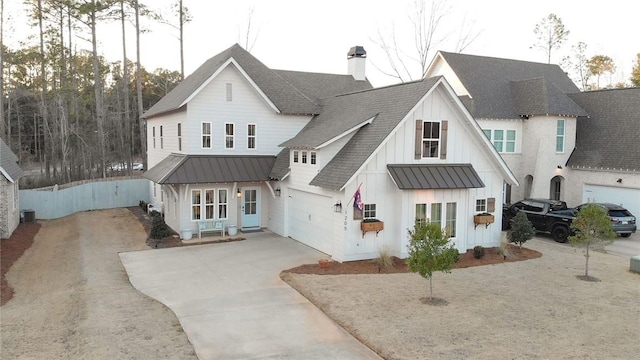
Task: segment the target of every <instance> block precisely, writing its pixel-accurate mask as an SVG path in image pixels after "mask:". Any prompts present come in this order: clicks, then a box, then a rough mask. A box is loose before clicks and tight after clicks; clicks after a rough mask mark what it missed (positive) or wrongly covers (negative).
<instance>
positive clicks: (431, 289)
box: [429, 276, 433, 301]
mask: <svg viewBox="0 0 640 360" xmlns="http://www.w3.org/2000/svg"><path fill="white" fill-rule="evenodd" d="M429 299H430V300H431V301H433V276H430V277H429Z"/></svg>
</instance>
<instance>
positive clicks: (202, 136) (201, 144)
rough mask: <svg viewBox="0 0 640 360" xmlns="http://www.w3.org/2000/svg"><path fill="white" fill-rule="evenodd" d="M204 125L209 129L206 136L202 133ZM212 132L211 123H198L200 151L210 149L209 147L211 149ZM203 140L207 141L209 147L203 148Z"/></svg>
mask: <svg viewBox="0 0 640 360" xmlns="http://www.w3.org/2000/svg"><path fill="white" fill-rule="evenodd" d="M205 125H208V127H209V133H208V134H206V133H205V132H204V127H205ZM212 130H213V129H212V127H211V121H202V122H201V123H200V146H201V148H202V149H211V147H212V137H211V136H212V134H211V133H212V132H213V131H212ZM205 138H207V139H208V140H209V146H204V144H205Z"/></svg>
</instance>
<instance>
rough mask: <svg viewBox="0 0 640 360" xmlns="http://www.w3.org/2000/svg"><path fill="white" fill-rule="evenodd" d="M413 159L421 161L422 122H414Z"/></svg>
mask: <svg viewBox="0 0 640 360" xmlns="http://www.w3.org/2000/svg"><path fill="white" fill-rule="evenodd" d="M415 159H416V160H418V159H422V120H416V146H415Z"/></svg>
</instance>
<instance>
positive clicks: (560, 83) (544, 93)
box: [427, 51, 585, 119]
mask: <svg viewBox="0 0 640 360" xmlns="http://www.w3.org/2000/svg"><path fill="white" fill-rule="evenodd" d="M438 61H444V62H446V64H448V66H449V67H450V68H451V69H452V70H453V72H454V73H455V76H457V78H458V79H457V80H459V81H460V82H461V83H462V85H463V86H464V87H465V89H466V90H467V91H468V92H469V94H470V97H468V96H464V97H462V100H463V103H464V104H465V106H466V107H467V109H469V111H470V112H471V114H472V115H473V116H474V117H475V118H476V119H480V118H486V119H516V118H519V117H521V116H528V115H546V114H549V115H570V116H584V115H585V113H584V111H583V110H582V109H580V108H579V107H578V106H577V105H576V104H574V103H573V101H572V100H571V99H570V98H568V97H567V95H566V94H571V93H578V92H580V90H579V89H578V88H577V87H576V85H575V84H574V83H573V82H572V81H571V79H570V78H569V77H568V76H567V74H566V73H565V72H564V71H563V70H562V69H561V68H560V67H559V66H558V65H553V64H543V63H535V62H529V61H519V60H510V59H500V58H494V57H486V56H475V55H465V54H457V53H448V52H444V51H440V52H438V55H436V57H435V58H434V60H433V62H432V64H431V66H430V68H431V67H433V66H434V64H435V63H436V62H438ZM427 74H429V73H427ZM452 81H453V80H452ZM524 91H528V93H525V92H524ZM529 94H531V95H532V96H534V97H535V100H534V99H527V98H526V96H529ZM534 101H536V102H538V103H536V104H535V105H533V104H534Z"/></svg>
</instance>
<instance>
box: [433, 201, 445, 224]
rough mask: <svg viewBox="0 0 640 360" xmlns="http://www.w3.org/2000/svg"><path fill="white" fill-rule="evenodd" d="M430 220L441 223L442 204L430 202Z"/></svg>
mask: <svg viewBox="0 0 640 360" xmlns="http://www.w3.org/2000/svg"><path fill="white" fill-rule="evenodd" d="M431 222H432V223H436V224H440V223H442V204H441V203H433V204H431Z"/></svg>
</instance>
